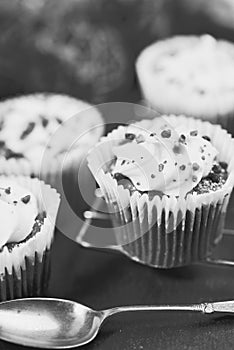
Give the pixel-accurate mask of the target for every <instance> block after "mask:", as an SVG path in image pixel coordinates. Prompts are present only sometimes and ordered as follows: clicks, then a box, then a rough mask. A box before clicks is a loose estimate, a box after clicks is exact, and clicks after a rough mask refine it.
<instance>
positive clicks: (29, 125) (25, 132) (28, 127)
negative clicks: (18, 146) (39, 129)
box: [20, 122, 35, 140]
mask: <svg viewBox="0 0 234 350" xmlns="http://www.w3.org/2000/svg"><path fill="white" fill-rule="evenodd" d="M34 127H35V123H34V122H30V123H28V126H27V128H26V129H25V130H24V131H23V132H22V134H21V136H20V139H21V140H24V139H25V138H26V137H27V136H28V135H29V134H30V133H31V132H32V131H33V129H34Z"/></svg>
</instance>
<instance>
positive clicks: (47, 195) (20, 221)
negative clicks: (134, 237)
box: [0, 176, 60, 301]
mask: <svg viewBox="0 0 234 350" xmlns="http://www.w3.org/2000/svg"><path fill="white" fill-rule="evenodd" d="M59 202H60V199H59V195H58V194H57V192H56V191H55V190H54V189H52V188H51V187H50V186H48V185H45V184H44V183H43V182H42V181H39V180H37V179H30V178H29V177H14V176H13V177H4V176H1V177H0V218H1V229H0V231H1V233H0V273H1V279H0V300H1V301H3V300H7V299H13V298H22V297H29V296H37V295H41V294H42V293H43V292H44V291H45V290H46V287H47V284H48V281H49V272H50V249H51V244H52V241H53V234H54V225H55V219H56V215H57V211H58V206H59Z"/></svg>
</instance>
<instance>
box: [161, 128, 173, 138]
mask: <svg viewBox="0 0 234 350" xmlns="http://www.w3.org/2000/svg"><path fill="white" fill-rule="evenodd" d="M161 136H162V137H163V138H164V139H169V138H170V137H171V130H170V129H167V130H163V131H162V132H161Z"/></svg>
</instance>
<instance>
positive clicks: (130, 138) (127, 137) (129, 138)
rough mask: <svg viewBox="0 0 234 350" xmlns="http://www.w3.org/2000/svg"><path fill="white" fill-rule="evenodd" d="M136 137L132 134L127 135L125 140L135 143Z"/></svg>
mask: <svg viewBox="0 0 234 350" xmlns="http://www.w3.org/2000/svg"><path fill="white" fill-rule="evenodd" d="M135 137H136V135H134V134H131V133H126V134H125V139H127V140H130V141H133V140H134V139H135Z"/></svg>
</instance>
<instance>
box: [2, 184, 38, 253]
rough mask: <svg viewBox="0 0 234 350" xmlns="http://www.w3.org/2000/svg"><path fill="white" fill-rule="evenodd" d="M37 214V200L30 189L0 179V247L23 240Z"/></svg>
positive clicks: (30, 229)
mask: <svg viewBox="0 0 234 350" xmlns="http://www.w3.org/2000/svg"><path fill="white" fill-rule="evenodd" d="M37 215H38V206H37V201H36V198H35V196H34V195H33V194H32V193H31V192H30V191H28V190H26V189H24V188H22V187H21V186H18V185H17V184H16V183H14V182H12V181H7V180H4V181H3V180H1V181H0V220H1V234H0V247H2V246H3V245H4V244H6V243H11V242H14V243H17V242H20V241H22V240H24V239H25V238H26V237H27V236H28V235H29V234H30V232H31V231H32V228H33V225H34V223H35V218H36V217H37Z"/></svg>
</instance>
